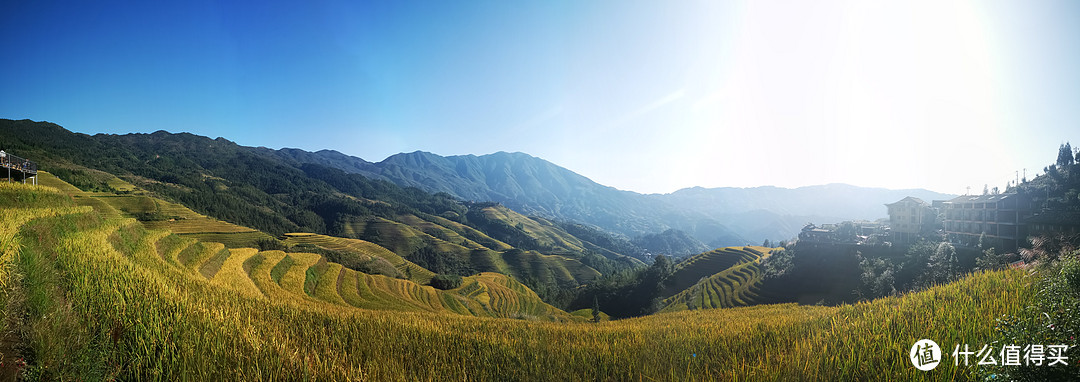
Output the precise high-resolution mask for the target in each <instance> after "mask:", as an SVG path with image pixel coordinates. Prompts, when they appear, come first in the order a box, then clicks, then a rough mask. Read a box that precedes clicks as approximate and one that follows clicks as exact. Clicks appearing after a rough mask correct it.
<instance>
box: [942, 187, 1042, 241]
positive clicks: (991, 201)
mask: <svg viewBox="0 0 1080 382" xmlns="http://www.w3.org/2000/svg"><path fill="white" fill-rule="evenodd" d="M944 206H945V235H946V238H947V239H948V240H949V241H950V242H952V243H954V244H959V245H963V246H967V247H976V246H978V245H979V237H980V236H982V235H985V240H987V241H988V244H987V246H990V247H994V248H997V250H998V251H999V252H1013V251H1016V248H1017V246H1018V245H1020V244H1022V243H1023V240H1024V238H1026V237H1027V234H1028V232H1027V224H1028V222H1027V220H1028V218H1030V217H1031V215H1032V210H1033V202H1032V200H1031V198H1030V197H1027V196H1023V195H1019V194H997V195H977V196H973V195H965V196H961V197H957V198H954V199H952V200H949V201H947V202H945V203H944ZM1037 224H1040V223H1037ZM1045 224H1050V223H1049V222H1048V223H1045Z"/></svg>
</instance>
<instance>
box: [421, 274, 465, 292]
mask: <svg viewBox="0 0 1080 382" xmlns="http://www.w3.org/2000/svg"><path fill="white" fill-rule="evenodd" d="M428 284H429V285H431V286H433V287H435V288H436V289H442V290H448V289H454V288H457V287H459V286H461V276H458V275H446V274H441V275H436V276H435V277H432V278H431V282H429V283H428Z"/></svg>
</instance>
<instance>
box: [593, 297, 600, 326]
mask: <svg viewBox="0 0 1080 382" xmlns="http://www.w3.org/2000/svg"><path fill="white" fill-rule="evenodd" d="M592 321H593V322H600V300H598V299H597V298H596V296H595V295H593V298H592Z"/></svg>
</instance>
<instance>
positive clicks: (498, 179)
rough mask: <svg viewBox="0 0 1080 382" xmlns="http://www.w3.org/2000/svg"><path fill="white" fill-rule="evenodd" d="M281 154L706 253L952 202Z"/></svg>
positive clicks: (501, 162)
mask: <svg viewBox="0 0 1080 382" xmlns="http://www.w3.org/2000/svg"><path fill="white" fill-rule="evenodd" d="M278 153H279V155H282V156H285V157H288V158H291V159H292V160H297V161H301V162H312V163H318V164H321V165H324V166H329V167H334V168H338V169H340V170H342V171H346V172H352V173H357V174H361V175H365V176H367V177H371V178H376V179H383V180H387V181H391V182H393V183H396V184H398V185H401V186H411V187H417V188H420V189H424V190H426V191H429V192H445V193H448V194H451V195H453V196H456V197H459V198H463V199H467V200H491V201H496V202H499V203H502V204H503V205H506V206H507V207H510V208H511V209H514V210H516V211H519V212H521V213H524V214H531V215H539V216H543V217H546V218H555V219H565V220H573V221H580V222H584V223H588V224H592V225H595V226H598V227H601V228H603V229H606V230H609V231H612V232H616V233H620V234H623V235H626V236H629V237H638V236H642V235H646V234H658V233H661V232H664V231H666V230H669V229H678V230H682V231H685V232H687V233H689V234H690V235H691V236H693V237H694V238H695V239H697V240H700V241H702V242H704V243H706V244H708V245H709V246H712V247H723V246H732V245H745V244H757V243H760V242H761V241H762V240H764V239H771V240H781V239H789V238H792V237H794V236H796V235H797V234H798V232H799V230H800V229H801V228H802V226H803V225H804V224H806V223H808V222H814V223H832V222H839V221H842V220H855V219H862V220H874V219H878V218H883V217H886V216H887V215H886V209H885V206H884V204H886V203H891V202H894V201H897V200H900V199H902V198H903V197H905V196H915V197H919V198H922V199H924V200H926V201H928V202H929V201H931V200H936V199H950V198H952V197H955V195H949V194H942V193H938V192H933V191H929V190H924V189H910V190H889V189H884V188H866V187H857V186H851V185H847V184H827V185H821V186H808V187H799V188H794V189H788V188H780V187H773V186H763V187H754V188H730V187H725V188H702V187H692V188H686V189H682V190H678V191H676V192H673V193H671V194H648V195H646V194H639V193H636V192H632V191H622V190H618V189H615V188H613V187H610V186H605V185H601V184H599V183H596V182H594V181H592V180H590V179H589V178H587V177H585V176H582V175H580V174H577V173H575V172H573V171H570V170H568V169H566V168H563V167H560V166H558V165H555V164H553V163H551V162H548V161H546V160H544V159H541V158H537V157H534V156H531V155H528V154H524V153H507V152H497V153H493V154H487V155H480V156H476V155H457V156H445V157H444V156H440V155H437V154H432V153H428V152H423V151H416V152H411V153H401V154H395V155H392V156H390V157H388V158H386V159H385V160H383V161H381V162H368V161H364V160H363V159H360V158H356V157H352V156H348V155H345V154H342V153H339V152H336V151H331V150H323V151H318V152H314V153H310V152H304V151H300V150H295V149H282V150H279V151H278Z"/></svg>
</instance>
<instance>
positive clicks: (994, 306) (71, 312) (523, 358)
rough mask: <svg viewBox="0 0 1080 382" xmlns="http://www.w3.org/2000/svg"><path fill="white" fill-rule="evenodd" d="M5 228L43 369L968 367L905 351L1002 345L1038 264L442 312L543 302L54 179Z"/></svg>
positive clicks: (636, 375)
mask: <svg viewBox="0 0 1080 382" xmlns="http://www.w3.org/2000/svg"><path fill="white" fill-rule="evenodd" d="M9 191H14V192H9ZM58 196H62V198H60V197H58ZM0 242H2V243H5V245H4V246H3V247H0V263H2V264H3V266H0V281H2V282H3V285H5V286H9V287H14V288H16V289H14V290H18V291H19V292H20V293H21V295H23V296H28V298H26V299H24V300H20V299H12V298H9V297H10V296H11V295H9V294H7V293H2V294H0V296H3V297H4V298H3V299H0V301H3V302H4V304H5V307H11V308H12V309H13V310H9V309H5V310H3V313H4V314H5V317H4V318H5V319H4V320H0V326H3V328H4V329H5V332H7V330H9V329H17V332H18V333H21V334H22V335H24V336H25V338H24V342H25V345H26V347H27V348H28V349H29V351H30V352H31V354H33V355H34V356H33V357H32V358H28V361H29V362H30V365H28V366H27V370H28V372H32V373H34V374H33V375H34V376H36V377H38V378H40V379H44V380H221V379H236V380H276V379H281V380H379V381H382V380H394V381H396V380H403V381H404V380H422V381H426V380H643V381H647V380H878V379H887V380H971V379H975V378H978V377H979V376H980V375H979V373H980V369H978V368H976V367H974V366H972V367H965V366H963V365H960V366H957V365H954V364H953V363H951V362H942V363H941V365H940V366H938V367H937V368H936V369H935V370H932V371H929V372H922V371H918V370H916V369H914V368H913V367H912V365H911V362H910V359H908V358H907V351H908V350H909V349H910V348H911V345H912V344H913V343H914V342H915V341H916V340H918V339H921V338H930V339H935V340H936V341H938V342H939V343H943V344H961V343H968V344H988V343H991V341H994V340H995V325H997V324H996V323H995V320H994V319H995V318H1000V317H1002V316H1003V315H1016V314H1018V313H1020V312H1021V311H1022V309H1023V307H1025V306H1027V305H1029V304H1031V302H1032V296H1033V295H1034V292H1033V290H1034V288H1033V287H1032V285H1033V283H1034V282H1036V280H1037V277H1032V276H1033V274H1032V273H1030V272H1029V271H1027V270H1015V269H1014V270H1007V271H1001V272H986V273H977V274H973V275H969V276H967V277H964V278H962V279H961V280H959V281H957V282H954V283H950V284H947V285H942V286H936V287H933V288H930V289H927V290H924V291H921V292H917V293H910V294H906V295H902V296H893V297H888V298H883V299H879V300H874V301H871V302H864V303H858V304H852V305H843V306H838V307H820V306H798V305H794V304H786V305H764V306H754V307H747V308H734V309H712V310H698V311H685V312H677V313H671V314H659V315H653V316H647V317H641V318H635V319H627V320H618V321H611V322H601V323H596V324H593V323H584V322H570V323H555V322H535V321H525V320H508V319H490V318H477V317H465V316H463V315H462V314H431V313H427V312H432V311H439V312H456V313H464V312H468V313H470V314H475V315H485V314H484V313H486V312H497V314H491V313H489V314H486V315H496V316H499V317H507V316H511V317H514V316H518V317H530V316H532V312H536V311H537V309H539V311H544V309H543V308H544V306H543V305H539V304H536V303H534V300H532V299H531V296H533V295H532V294H529V293H522V290H523V289H522V287H521V286H520V284H516V283H515V282H513V280H511V279H508V278H505V277H501V276H499V275H494V274H482V275H480V276H476V277H471V278H467V279H466V281H465V284H464V285H462V286H461V287H460V288H458V289H456V290H453V291H435V290H434V289H432V288H430V287H423V286H420V285H418V284H416V283H413V282H409V281H407V280H400V279H392V278H387V277H382V276H368V275H363V274H359V273H355V272H350V271H349V270H344V269H339V268H336V267H334V266H333V264H330V263H322V262H320V261H315V262H311V261H310V260H311V258H308V257H305V255H296V257H293V256H292V254H289V255H286V254H285V253H283V252H279V251H267V252H253V250H235V249H226V248H224V246H222V247H214V246H204V247H201V248H195V249H190V248H192V247H196V243H193V242H192V241H191V240H187V239H185V238H183V237H175V236H172V235H170V234H168V233H167V232H164V231H161V230H147V229H145V228H143V227H142V225H141V224H139V223H138V222H135V221H134V220H132V219H123V218H103V217H102V216H101V215H99V214H97V213H94V212H93V211H92V210H91V209H90V208H88V207H85V206H83V207H79V206H76V205H74V203H73V202H72V201H71V200H70V199H67V196H64V195H61V194H59V193H56V192H53V191H49V190H46V189H45V188H33V187H29V186H22V185H14V186H4V185H0ZM7 244H11V245H7ZM215 248H220V250H219V251H217V252H214V249H215ZM207 254H209V255H207ZM234 256H235V257H234ZM173 257H175V259H176V260H175V261H174V260H171V259H172V258H173ZM199 259H205V260H201V262H200V260H199ZM285 259H291V260H285ZM177 263H179V264H181V265H183V267H179V266H177ZM207 263H209V264H207ZM237 264H239V267H237ZM308 264H310V265H308ZM305 265H306V269H304V268H305ZM294 268H300V269H294ZM203 270H209V271H208V272H203ZM301 270H302V272H301ZM335 272H337V274H338V276H337V278H336V280H337V282H336V283H334V282H333V281H331V280H335V277H334V273H335ZM204 273H205V274H210V275H211V276H209V277H207V276H205V275H204ZM301 273H302V274H303V282H302V283H300V282H299V281H300V280H299V279H300V275H301ZM350 275H352V277H350ZM235 280H250V281H251V282H252V283H253V284H255V286H256V288H258V291H259V293H261V294H263V295H265V296H267V298H265V299H264V298H259V297H251V296H248V295H247V294H246V293H245V292H243V291H242V290H243V289H244V288H245V287H236V286H235V285H233V283H232V281H235ZM350 280H352V281H350ZM298 286H299V287H298ZM7 290H12V289H3V291H7ZM335 292H336V293H337V295H338V297H340V298H341V300H340V301H339V300H337V299H335V298H332V296H333V295H334V293H335ZM275 293H276V294H275ZM271 296H273V297H271ZM327 296H331V297H327ZM341 301H344V302H345V303H346V304H348V305H343V304H341ZM393 301H406V302H408V303H409V304H411V305H410V307H409V309H405V308H397V307H398V305H396V304H395V303H394V302H393ZM383 303H385V304H386V305H379V304H383ZM358 304H372V306H373V307H383V306H394V307H395V308H396V309H397V310H410V309H411V310H417V311H420V312H400V311H399V312H372V311H370V310H366V309H356V308H354V307H353V306H354V305H358ZM440 307H441V308H442V309H443V310H438V309H439V308H440ZM507 307H517V308H518V309H517V310H516V311H515V312H509V311H507V310H506V308H507ZM584 313H586V312H581V314H584ZM563 314H565V313H563ZM567 316H568V315H567ZM13 318H19V319H20V320H25V321H24V323H23V324H20V325H21V326H20V327H18V328H12V327H8V326H6V325H8V324H9V323H13V322H16V321H15V320H13ZM541 318H543V317H542V316H541ZM582 319H583V317H582V318H578V320H582ZM5 364H9V363H7V362H5Z"/></svg>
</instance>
